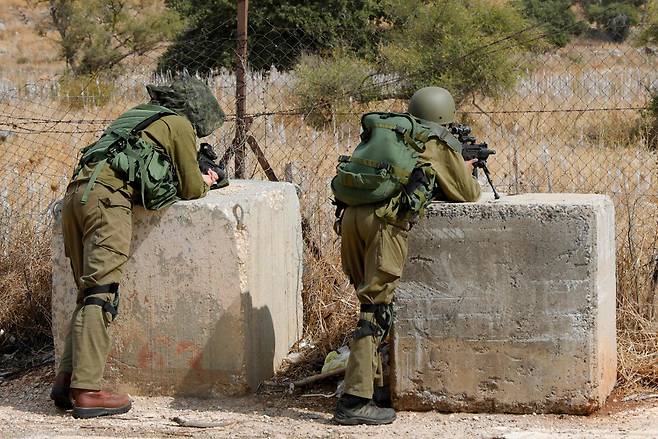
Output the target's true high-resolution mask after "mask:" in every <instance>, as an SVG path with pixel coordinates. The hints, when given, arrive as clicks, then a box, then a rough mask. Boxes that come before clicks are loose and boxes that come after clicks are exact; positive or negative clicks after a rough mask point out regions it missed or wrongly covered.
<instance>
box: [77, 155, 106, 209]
mask: <svg viewBox="0 0 658 439" xmlns="http://www.w3.org/2000/svg"><path fill="white" fill-rule="evenodd" d="M106 164H107V159H104V160H101V161H100V162H98V163H97V164H96V166H95V167H94V172H92V173H91V177H89V181H88V182H87V186H86V187H85V191H84V192H83V193H82V199H81V200H80V202H81V203H82V204H87V200H89V193H90V192H91V190H92V189H93V188H94V186H95V185H96V179H97V178H98V175H99V174H100V173H101V171H102V170H103V167H105V165H106Z"/></svg>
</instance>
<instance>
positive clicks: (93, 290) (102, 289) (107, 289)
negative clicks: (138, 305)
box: [82, 282, 119, 320]
mask: <svg viewBox="0 0 658 439" xmlns="http://www.w3.org/2000/svg"><path fill="white" fill-rule="evenodd" d="M101 293H112V294H114V301H113V302H110V301H108V300H103V299H100V298H98V297H89V296H91V295H93V294H101ZM82 294H83V295H84V297H85V300H84V306H87V305H97V306H100V307H101V308H102V309H103V311H105V312H108V313H110V314H111V315H112V320H114V318H115V317H116V316H117V314H118V313H119V284H118V283H116V282H115V283H111V284H106V285H95V286H93V287H89V288H85V289H84V291H83V292H82Z"/></svg>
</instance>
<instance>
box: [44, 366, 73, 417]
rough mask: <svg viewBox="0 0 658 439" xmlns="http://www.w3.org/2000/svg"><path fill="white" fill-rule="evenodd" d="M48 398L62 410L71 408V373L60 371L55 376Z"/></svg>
mask: <svg viewBox="0 0 658 439" xmlns="http://www.w3.org/2000/svg"><path fill="white" fill-rule="evenodd" d="M50 399H52V400H53V402H54V403H55V405H56V406H57V407H58V408H60V409H62V410H71V409H72V408H73V400H72V399H71V374H70V373H68V372H60V373H58V374H57V376H56V377H55V382H54V383H53V388H52V390H51V391H50Z"/></svg>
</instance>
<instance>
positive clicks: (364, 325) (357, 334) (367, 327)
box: [352, 319, 384, 340]
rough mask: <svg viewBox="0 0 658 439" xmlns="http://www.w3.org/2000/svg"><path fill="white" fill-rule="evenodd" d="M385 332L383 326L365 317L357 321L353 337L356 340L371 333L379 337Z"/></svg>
mask: <svg viewBox="0 0 658 439" xmlns="http://www.w3.org/2000/svg"><path fill="white" fill-rule="evenodd" d="M383 333H384V331H382V328H380V327H379V326H377V325H376V324H374V323H372V322H371V321H369V320H365V319H359V321H358V322H356V331H354V333H353V334H352V338H353V339H354V340H358V339H360V338H363V337H367V336H369V335H374V336H375V337H379V336H381V335H382V334H383Z"/></svg>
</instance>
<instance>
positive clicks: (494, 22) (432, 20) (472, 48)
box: [380, 0, 539, 101]
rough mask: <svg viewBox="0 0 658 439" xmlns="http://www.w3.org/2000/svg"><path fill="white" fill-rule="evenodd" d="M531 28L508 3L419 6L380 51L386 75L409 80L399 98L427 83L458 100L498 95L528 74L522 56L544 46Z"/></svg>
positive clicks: (480, 0) (451, 0)
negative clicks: (534, 37)
mask: <svg viewBox="0 0 658 439" xmlns="http://www.w3.org/2000/svg"><path fill="white" fill-rule="evenodd" d="M529 27H530V25H529V22H528V21H527V20H526V19H524V18H523V17H522V16H521V15H520V13H519V12H518V11H517V10H516V9H514V8H513V7H512V6H510V5H509V4H507V3H493V2H488V1H484V0H474V1H458V0H438V1H435V2H431V3H422V2H419V4H418V6H417V9H416V11H415V12H414V14H413V16H412V18H410V19H409V20H408V21H407V23H406V25H404V26H399V27H397V28H396V29H393V31H392V36H391V42H390V43H388V44H385V45H383V46H382V47H381V50H380V54H381V57H382V59H383V64H384V67H385V69H384V71H386V72H389V73H395V74H397V75H398V76H399V77H400V78H404V81H403V83H402V87H401V88H400V89H399V90H398V93H397V94H398V96H397V97H403V98H407V97H409V96H410V95H411V93H413V91H415V90H416V89H418V88H420V87H424V86H428V85H441V86H443V87H446V88H447V89H449V90H450V91H451V92H452V93H453V96H455V98H456V100H458V101H459V100H461V99H463V98H464V97H465V96H467V95H469V94H471V93H482V94H484V95H489V96H497V95H498V94H499V93H500V92H502V91H503V90H507V89H509V88H510V87H512V86H513V85H514V84H515V82H516V79H517V78H518V77H519V76H521V75H522V74H523V73H524V70H525V68H526V67H527V66H526V65H524V64H523V63H522V62H519V61H520V59H521V57H520V56H518V55H520V54H521V53H523V52H525V51H526V50H528V49H529V48H532V47H535V46H536V45H537V44H538V43H539V42H538V41H533V38H531V35H528V34H527V33H524V32H523V31H524V30H525V29H527V28H529Z"/></svg>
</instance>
